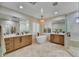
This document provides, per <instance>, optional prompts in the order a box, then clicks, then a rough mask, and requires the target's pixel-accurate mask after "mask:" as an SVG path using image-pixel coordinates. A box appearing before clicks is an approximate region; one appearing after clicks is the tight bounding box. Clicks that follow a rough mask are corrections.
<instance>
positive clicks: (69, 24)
mask: <svg viewBox="0 0 79 59" xmlns="http://www.w3.org/2000/svg"><path fill="white" fill-rule="evenodd" d="M65 47H66V48H67V50H68V51H69V52H70V53H71V54H72V55H73V56H78V57H79V11H77V12H73V13H71V14H68V15H66V35H65Z"/></svg>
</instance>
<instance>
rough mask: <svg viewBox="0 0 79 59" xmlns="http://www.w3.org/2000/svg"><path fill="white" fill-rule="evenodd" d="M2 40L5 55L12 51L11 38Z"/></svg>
mask: <svg viewBox="0 0 79 59" xmlns="http://www.w3.org/2000/svg"><path fill="white" fill-rule="evenodd" d="M4 40H5V46H6V53H7V52H11V51H13V50H14V46H13V38H6V39H4Z"/></svg>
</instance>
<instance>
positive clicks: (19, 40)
mask: <svg viewBox="0 0 79 59" xmlns="http://www.w3.org/2000/svg"><path fill="white" fill-rule="evenodd" d="M4 41H5V49H6V53H9V52H11V51H14V50H17V49H19V48H22V47H24V46H28V45H30V44H32V35H31V34H26V35H16V36H5V37H4Z"/></svg>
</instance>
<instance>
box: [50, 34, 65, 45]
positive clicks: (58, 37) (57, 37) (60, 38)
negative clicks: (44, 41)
mask: <svg viewBox="0 0 79 59" xmlns="http://www.w3.org/2000/svg"><path fill="white" fill-rule="evenodd" d="M50 42H53V43H58V44H64V35H57V34H51V35H50Z"/></svg>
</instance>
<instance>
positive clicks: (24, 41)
mask: <svg viewBox="0 0 79 59" xmlns="http://www.w3.org/2000/svg"><path fill="white" fill-rule="evenodd" d="M26 39H27V36H22V43H21V46H26V45H27V42H26Z"/></svg>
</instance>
